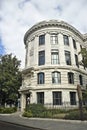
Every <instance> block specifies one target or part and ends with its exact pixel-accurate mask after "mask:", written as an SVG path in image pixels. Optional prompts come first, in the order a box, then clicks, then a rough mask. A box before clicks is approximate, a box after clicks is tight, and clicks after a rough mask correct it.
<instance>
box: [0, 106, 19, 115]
mask: <svg viewBox="0 0 87 130" xmlns="http://www.w3.org/2000/svg"><path fill="white" fill-rule="evenodd" d="M16 111H17V108H16V107H10V108H5V107H1V108H0V113H2V114H10V113H14V112H16Z"/></svg>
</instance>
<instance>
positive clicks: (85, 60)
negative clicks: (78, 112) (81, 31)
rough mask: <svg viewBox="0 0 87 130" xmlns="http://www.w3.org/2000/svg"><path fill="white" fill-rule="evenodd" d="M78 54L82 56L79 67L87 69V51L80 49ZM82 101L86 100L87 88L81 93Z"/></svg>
mask: <svg viewBox="0 0 87 130" xmlns="http://www.w3.org/2000/svg"><path fill="white" fill-rule="evenodd" d="M79 54H81V55H82V60H81V62H80V65H82V66H83V67H84V68H87V50H86V48H82V49H81V51H80V52H79ZM83 100H87V87H86V90H85V91H84V92H83Z"/></svg>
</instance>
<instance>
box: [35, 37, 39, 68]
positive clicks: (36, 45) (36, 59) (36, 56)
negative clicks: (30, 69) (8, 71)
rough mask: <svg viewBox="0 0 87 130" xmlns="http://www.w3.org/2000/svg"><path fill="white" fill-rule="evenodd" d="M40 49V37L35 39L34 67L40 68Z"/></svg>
mask: <svg viewBox="0 0 87 130" xmlns="http://www.w3.org/2000/svg"><path fill="white" fill-rule="evenodd" d="M38 47H39V40H38V36H35V39H34V65H35V66H38Z"/></svg>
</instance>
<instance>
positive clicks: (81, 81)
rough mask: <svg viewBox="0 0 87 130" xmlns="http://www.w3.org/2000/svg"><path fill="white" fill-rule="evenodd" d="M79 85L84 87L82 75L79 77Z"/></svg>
mask: <svg viewBox="0 0 87 130" xmlns="http://www.w3.org/2000/svg"><path fill="white" fill-rule="evenodd" d="M79 83H80V85H83V77H82V75H79Z"/></svg>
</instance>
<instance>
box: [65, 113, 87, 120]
mask: <svg viewBox="0 0 87 130" xmlns="http://www.w3.org/2000/svg"><path fill="white" fill-rule="evenodd" d="M65 119H70V120H81V117H80V112H79V111H73V112H70V113H68V114H66V116H65ZM82 120H87V112H83V118H82Z"/></svg>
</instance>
